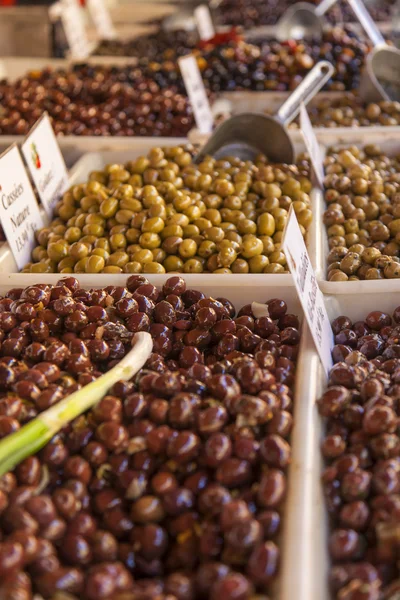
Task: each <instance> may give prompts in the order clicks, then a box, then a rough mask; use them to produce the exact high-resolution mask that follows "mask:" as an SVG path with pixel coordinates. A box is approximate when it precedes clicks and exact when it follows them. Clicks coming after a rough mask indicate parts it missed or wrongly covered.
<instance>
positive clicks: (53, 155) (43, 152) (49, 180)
mask: <svg viewBox="0 0 400 600" xmlns="http://www.w3.org/2000/svg"><path fill="white" fill-rule="evenodd" d="M21 150H22V154H23V155H24V158H25V162H26V164H27V165H28V169H29V172H30V174H31V176H32V179H33V181H34V184H35V186H36V189H37V190H38V192H39V197H40V200H41V201H42V204H43V206H44V208H45V210H46V213H47V214H48V215H49V217H50V218H52V216H53V213H54V206H55V205H56V204H57V202H58V201H59V199H60V198H61V196H62V194H63V193H64V192H65V191H66V190H67V189H68V171H67V167H66V166H65V162H64V158H63V155H62V154H61V150H60V147H59V145H58V142H57V138H56V136H55V134H54V131H53V127H52V125H51V121H50V118H49V116H48V114H47V113H44V115H43V116H42V117H40V119H39V121H38V122H37V123H36V124H35V125H34V126H33V128H32V130H31V131H30V132H29V134H28V135H27V137H26V138H25V141H24V143H23V144H22V147H21Z"/></svg>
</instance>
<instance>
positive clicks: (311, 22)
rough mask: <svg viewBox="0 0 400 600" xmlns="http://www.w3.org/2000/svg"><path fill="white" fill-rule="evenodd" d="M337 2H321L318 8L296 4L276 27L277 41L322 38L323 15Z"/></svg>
mask: <svg viewBox="0 0 400 600" xmlns="http://www.w3.org/2000/svg"><path fill="white" fill-rule="evenodd" d="M336 1H337V0H322V2H321V3H320V4H318V6H314V5H313V4H310V3H308V2H296V4H293V6H291V7H290V8H288V10H287V11H286V12H285V13H284V14H283V16H282V17H281V18H280V19H279V21H278V23H277V26H276V37H277V39H278V40H279V41H281V42H283V41H285V40H290V39H292V40H302V39H304V38H307V37H314V36H315V37H318V38H321V37H322V33H323V20H322V17H323V15H324V14H325V13H326V12H327V11H328V10H329V9H330V8H331V6H333V5H334V4H335V3H336Z"/></svg>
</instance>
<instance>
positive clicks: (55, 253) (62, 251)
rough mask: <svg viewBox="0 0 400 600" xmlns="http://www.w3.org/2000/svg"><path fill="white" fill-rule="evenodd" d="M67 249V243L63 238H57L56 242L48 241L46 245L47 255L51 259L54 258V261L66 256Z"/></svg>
mask: <svg viewBox="0 0 400 600" xmlns="http://www.w3.org/2000/svg"><path fill="white" fill-rule="evenodd" d="M68 251H69V247H68V243H67V242H66V241H64V240H59V241H58V242H53V243H50V244H49V245H48V246H47V254H48V257H49V258H50V259H51V260H55V261H56V262H58V261H60V260H62V259H63V258H65V257H66V256H68Z"/></svg>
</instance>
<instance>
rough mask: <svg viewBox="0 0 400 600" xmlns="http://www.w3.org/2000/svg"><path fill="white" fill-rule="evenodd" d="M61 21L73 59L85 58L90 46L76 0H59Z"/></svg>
mask: <svg viewBox="0 0 400 600" xmlns="http://www.w3.org/2000/svg"><path fill="white" fill-rule="evenodd" d="M61 20H62V24H63V27H64V31H65V36H66V38H67V42H68V45H69V48H70V50H71V55H72V56H73V58H78V59H81V58H87V57H88V56H89V54H90V44H89V40H88V38H87V35H86V29H85V23H84V20H83V11H82V9H81V7H80V6H79V4H78V0H61Z"/></svg>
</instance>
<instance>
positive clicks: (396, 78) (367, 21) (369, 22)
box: [347, 0, 400, 102]
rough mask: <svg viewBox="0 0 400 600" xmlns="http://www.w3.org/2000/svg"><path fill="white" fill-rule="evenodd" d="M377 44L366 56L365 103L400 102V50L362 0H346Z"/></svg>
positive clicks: (363, 75)
mask: <svg viewBox="0 0 400 600" xmlns="http://www.w3.org/2000/svg"><path fill="white" fill-rule="evenodd" d="M347 1H348V3H349V4H350V6H351V8H352V9H353V11H354V13H355V15H356V17H357V19H358V20H359V21H360V23H361V26H362V28H363V29H364V30H365V32H366V34H367V35H368V37H369V38H370V40H371V42H372V43H373V45H374V49H373V50H372V52H370V53H369V54H368V56H367V59H366V62H365V67H364V71H363V74H362V76H361V82H360V90H359V92H360V96H361V97H362V98H363V99H364V100H365V101H366V102H379V101H380V100H398V101H400V50H399V49H398V48H393V47H392V46H388V45H387V44H386V42H385V39H384V38H383V36H382V34H381V32H380V31H379V29H378V28H377V26H376V25H375V23H374V21H373V19H372V17H371V15H370V14H369V12H368V11H367V9H366V8H365V6H364V4H363V3H362V2H361V0H347Z"/></svg>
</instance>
